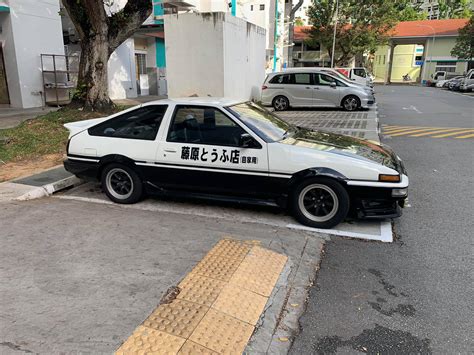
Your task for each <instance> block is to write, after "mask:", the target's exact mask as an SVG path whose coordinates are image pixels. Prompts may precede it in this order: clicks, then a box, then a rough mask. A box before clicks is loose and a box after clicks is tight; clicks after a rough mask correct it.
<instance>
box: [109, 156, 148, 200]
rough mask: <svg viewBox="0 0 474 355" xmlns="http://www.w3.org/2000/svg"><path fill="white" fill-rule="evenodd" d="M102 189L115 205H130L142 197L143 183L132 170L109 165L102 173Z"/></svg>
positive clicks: (119, 165)
mask: <svg viewBox="0 0 474 355" xmlns="http://www.w3.org/2000/svg"><path fill="white" fill-rule="evenodd" d="M101 183H102V189H103V190H104V192H105V194H106V195H107V197H108V198H109V199H111V200H112V201H113V202H116V203H122V204H132V203H136V202H138V201H140V199H141V198H142V196H143V183H142V181H141V179H140V177H139V176H138V174H137V173H136V172H135V171H133V169H132V168H130V167H128V166H126V165H122V164H116V163H113V164H109V165H107V166H106V167H105V168H104V170H103V171H102V177H101Z"/></svg>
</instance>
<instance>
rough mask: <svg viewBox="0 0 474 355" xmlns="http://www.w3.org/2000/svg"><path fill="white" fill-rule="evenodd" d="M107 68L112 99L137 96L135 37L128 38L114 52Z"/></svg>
mask: <svg viewBox="0 0 474 355" xmlns="http://www.w3.org/2000/svg"><path fill="white" fill-rule="evenodd" d="M107 70H108V76H109V96H110V98H111V99H112V100H118V99H126V98H134V97H137V79H136V71H135V49H134V41H133V38H129V39H128V40H126V41H125V42H124V43H122V44H121V45H120V46H119V47H118V48H117V49H116V50H115V51H114V52H113V53H112V55H111V56H110V59H109V63H108V68H107Z"/></svg>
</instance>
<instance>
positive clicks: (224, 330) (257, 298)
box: [116, 238, 288, 355]
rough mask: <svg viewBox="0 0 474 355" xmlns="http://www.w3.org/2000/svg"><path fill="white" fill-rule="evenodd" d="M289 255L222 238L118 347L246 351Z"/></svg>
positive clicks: (139, 351)
mask: <svg viewBox="0 0 474 355" xmlns="http://www.w3.org/2000/svg"><path fill="white" fill-rule="evenodd" d="M287 259H288V258H287V256H285V255H282V254H278V253H275V252H273V251H271V250H268V249H265V248H262V247H261V246H259V243H258V242H252V241H239V240H235V239H227V238H226V239H222V240H221V241H219V242H218V243H217V244H216V245H215V246H214V247H213V248H212V249H211V250H210V251H209V253H208V254H207V255H206V256H205V257H204V258H203V259H202V260H201V261H200V262H199V263H198V264H197V265H196V266H195V267H194V268H193V270H192V271H191V272H190V273H189V274H188V275H187V276H186V277H185V278H184V279H183V280H182V281H181V282H180V283H179V285H178V286H177V287H176V288H172V292H171V293H168V295H167V296H165V298H164V299H163V300H162V302H161V304H160V305H159V306H158V307H157V308H156V309H155V310H154V311H153V312H152V313H151V315H150V316H149V317H148V318H147V319H145V320H144V321H143V323H142V324H141V325H139V326H138V327H137V328H136V329H135V331H134V332H133V334H132V335H131V336H130V337H129V338H128V339H127V340H125V342H124V343H123V344H122V345H121V346H120V347H119V349H118V350H117V351H116V354H117V355H119V354H120V355H122V354H142V353H163V354H165V353H166V354H197V353H199V354H202V353H205V354H241V353H242V352H243V351H244V349H245V347H246V346H247V343H248V341H249V340H250V337H251V336H252V334H253V332H254V330H255V326H256V324H257V322H258V320H259V319H260V316H261V314H262V312H263V311H264V309H265V305H266V304H267V301H268V299H269V297H270V295H271V293H272V291H273V288H274V287H275V284H276V282H277V280H278V278H279V276H280V273H281V272H282V270H283V268H284V266H285V264H286V262H287Z"/></svg>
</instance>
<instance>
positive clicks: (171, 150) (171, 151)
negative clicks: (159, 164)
mask: <svg viewBox="0 0 474 355" xmlns="http://www.w3.org/2000/svg"><path fill="white" fill-rule="evenodd" d="M164 150H165V152H167V153H176V149H173V148H165V149H164Z"/></svg>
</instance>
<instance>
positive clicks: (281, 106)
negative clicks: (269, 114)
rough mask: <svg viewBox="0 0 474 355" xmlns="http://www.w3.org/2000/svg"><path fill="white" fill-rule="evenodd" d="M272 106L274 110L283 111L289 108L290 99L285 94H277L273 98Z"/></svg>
mask: <svg viewBox="0 0 474 355" xmlns="http://www.w3.org/2000/svg"><path fill="white" fill-rule="evenodd" d="M272 106H273V108H274V109H275V111H285V110H288V108H290V101H289V100H288V99H287V98H286V97H285V96H282V95H279V96H277V97H275V98H274V99H273V101H272Z"/></svg>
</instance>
